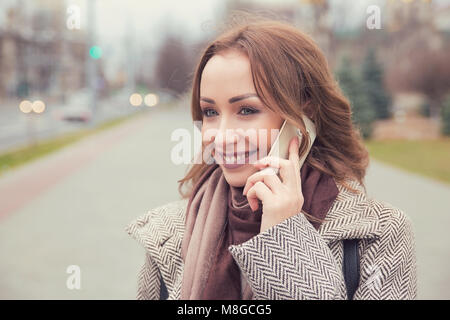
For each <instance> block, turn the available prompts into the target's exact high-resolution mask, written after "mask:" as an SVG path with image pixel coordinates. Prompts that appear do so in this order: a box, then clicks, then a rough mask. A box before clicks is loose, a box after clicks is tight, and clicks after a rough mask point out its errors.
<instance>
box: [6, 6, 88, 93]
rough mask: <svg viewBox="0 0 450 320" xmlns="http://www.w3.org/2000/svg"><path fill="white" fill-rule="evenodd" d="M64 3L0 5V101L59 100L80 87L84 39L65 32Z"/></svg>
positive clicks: (75, 32) (79, 33)
mask: <svg viewBox="0 0 450 320" xmlns="http://www.w3.org/2000/svg"><path fill="white" fill-rule="evenodd" d="M66 10H67V6H66V1H61V0H34V1H27V0H16V1H12V2H8V1H5V2H3V1H2V2H1V4H0V11H1V12H3V19H1V20H0V98H1V97H3V98H11V97H25V96H28V95H34V94H38V95H41V96H42V95H45V96H46V97H47V98H52V97H54V98H64V96H63V95H65V94H67V93H70V92H71V91H74V90H77V89H79V88H81V87H82V86H84V83H85V75H84V70H85V68H84V64H85V61H86V58H87V57H86V53H87V47H86V40H85V39H86V36H85V33H84V31H83V30H69V29H68V28H67V27H66V19H67V13H66Z"/></svg>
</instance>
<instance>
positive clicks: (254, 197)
mask: <svg viewBox="0 0 450 320" xmlns="http://www.w3.org/2000/svg"><path fill="white" fill-rule="evenodd" d="M271 198H272V191H270V189H269V188H268V187H267V186H266V185H265V184H264V183H262V182H261V181H258V182H256V183H255V184H254V185H253V187H251V188H250V189H249V190H248V192H247V200H248V204H249V205H250V208H251V209H252V210H253V211H255V210H257V209H258V207H259V203H258V199H259V200H261V202H263V203H264V202H267V201H270V200H271Z"/></svg>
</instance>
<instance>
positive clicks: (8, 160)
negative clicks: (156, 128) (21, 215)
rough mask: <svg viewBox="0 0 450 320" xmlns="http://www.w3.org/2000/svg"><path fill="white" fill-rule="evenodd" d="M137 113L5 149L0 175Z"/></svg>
mask: <svg viewBox="0 0 450 320" xmlns="http://www.w3.org/2000/svg"><path fill="white" fill-rule="evenodd" d="M139 115H142V113H141V112H136V113H133V114H130V115H126V116H123V117H120V118H116V119H112V120H108V121H106V122H104V123H102V124H100V125H98V126H97V127H95V128H82V129H80V130H77V131H75V132H70V133H67V134H64V135H62V136H59V137H56V138H49V139H45V140H41V141H39V142H37V143H36V144H33V145H29V146H24V147H20V148H17V149H13V150H10V151H6V152H5V153H2V154H0V176H1V175H2V174H3V173H4V172H6V171H7V170H10V169H12V168H16V167H19V166H21V165H24V164H26V163H28V162H30V161H33V160H35V159H38V158H40V157H43V156H46V155H48V154H50V153H52V152H55V151H57V150H59V149H61V148H63V147H65V146H68V145H70V144H72V143H74V142H77V141H79V140H81V139H83V138H85V137H87V136H90V135H92V134H95V133H98V132H100V131H102V130H106V129H109V128H111V127H114V126H117V125H119V124H121V123H123V122H125V121H127V120H129V119H132V118H135V117H137V116H139Z"/></svg>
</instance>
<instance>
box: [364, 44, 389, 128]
mask: <svg viewBox="0 0 450 320" xmlns="http://www.w3.org/2000/svg"><path fill="white" fill-rule="evenodd" d="M362 77H363V81H364V90H365V91H366V93H367V96H368V99H369V103H370V104H371V105H372V107H373V108H374V109H375V113H376V117H377V119H387V118H389V117H390V112H389V105H390V103H391V98H390V96H389V94H388V92H387V91H386V89H385V87H384V84H383V68H382V66H381V65H380V64H378V62H377V60H376V56H375V50H374V49H373V48H370V49H369V50H368V52H367V55H366V58H365V60H364V63H363V65H362Z"/></svg>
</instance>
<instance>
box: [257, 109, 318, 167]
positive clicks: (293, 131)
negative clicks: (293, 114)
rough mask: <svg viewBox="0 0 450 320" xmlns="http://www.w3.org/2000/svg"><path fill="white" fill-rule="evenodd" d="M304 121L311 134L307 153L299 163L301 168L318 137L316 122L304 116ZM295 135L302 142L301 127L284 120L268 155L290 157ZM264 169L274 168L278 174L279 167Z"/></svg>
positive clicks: (308, 132) (307, 130)
mask: <svg viewBox="0 0 450 320" xmlns="http://www.w3.org/2000/svg"><path fill="white" fill-rule="evenodd" d="M303 121H304V123H305V126H306V132H307V134H308V135H309V138H310V139H309V145H308V147H307V151H306V153H305V154H304V155H303V156H302V157H301V158H300V160H299V164H300V168H301V167H302V165H303V163H304V162H305V159H306V157H307V156H308V154H309V152H310V150H311V147H312V145H313V143H314V140H315V139H316V127H315V125H314V123H313V122H312V121H311V120H310V119H309V118H308V117H307V116H305V115H304V116H303ZM295 136H298V137H299V138H300V142H301V139H302V138H303V137H302V133H301V131H300V129H299V128H297V127H295V126H294V125H292V124H290V123H288V122H287V121H286V120H284V122H283V125H282V126H281V128H280V131H279V132H278V135H277V137H276V139H275V141H274V143H273V144H272V146H271V147H270V151H269V154H268V156H275V157H279V158H282V159H288V158H289V142H290V141H291V139H292V138H293V137H295ZM264 170H267V171H269V170H272V171H273V172H274V173H275V174H278V171H279V169H278V168H273V167H267V168H264V169H262V170H261V171H264Z"/></svg>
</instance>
